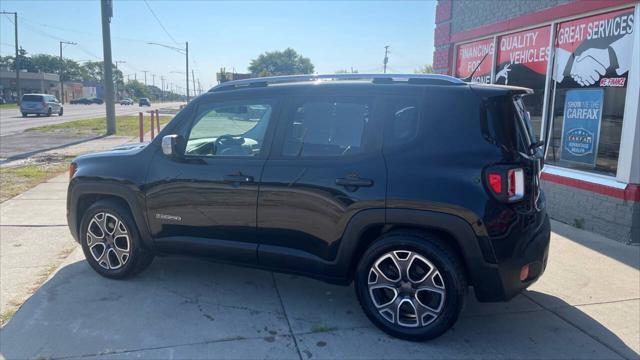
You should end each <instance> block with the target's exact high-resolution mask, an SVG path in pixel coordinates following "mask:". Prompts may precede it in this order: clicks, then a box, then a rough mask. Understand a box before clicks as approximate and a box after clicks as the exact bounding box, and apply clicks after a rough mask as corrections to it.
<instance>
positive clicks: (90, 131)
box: [27, 114, 172, 136]
mask: <svg viewBox="0 0 640 360" xmlns="http://www.w3.org/2000/svg"><path fill="white" fill-rule="evenodd" d="M171 119H172V117H170V116H160V126H162V125H164V124H166V123H168V122H169V120H171ZM106 123H107V121H106V118H96V119H86V120H75V121H69V122H65V123H62V124H54V125H44V126H38V127H35V128H31V129H28V130H27V131H37V132H66V133H70V134H78V135H104V134H106V133H107V125H106ZM150 126H151V120H150V114H145V115H144V131H145V133H146V132H149V131H151V128H150ZM139 131H140V130H139V124H138V116H118V117H116V135H118V136H138V133H139Z"/></svg>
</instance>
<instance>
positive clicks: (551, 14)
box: [451, 0, 637, 42]
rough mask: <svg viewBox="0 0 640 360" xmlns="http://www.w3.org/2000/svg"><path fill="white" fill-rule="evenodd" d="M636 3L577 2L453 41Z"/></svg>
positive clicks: (469, 32) (455, 39)
mask: <svg viewBox="0 0 640 360" xmlns="http://www.w3.org/2000/svg"><path fill="white" fill-rule="evenodd" d="M635 3H637V0H582V1H580V0H576V1H574V2H570V3H567V4H563V5H559V6H555V7H552V8H548V9H544V10H540V11H536V12H532V13H529V14H526V15H521V16H518V17H515V18H513V19H509V20H506V21H501V22H498V23H493V24H489V25H485V26H481V27H477V28H475V29H471V30H467V31H462V32H459V33H454V34H451V41H452V42H460V41H465V40H470V39H474V38H478V37H481V36H485V35H489V34H495V33H499V32H503V31H509V30H514V29H518V28H523V27H526V26H532V25H537V24H541V23H544V22H548V21H552V20H556V19H560V18H563V17H568V16H574V15H580V14H584V13H587V12H589V11H595V10H600V9H606V8H610V7H612V6H620V5H625V4H635Z"/></svg>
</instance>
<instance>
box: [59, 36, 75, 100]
mask: <svg viewBox="0 0 640 360" xmlns="http://www.w3.org/2000/svg"><path fill="white" fill-rule="evenodd" d="M62 44H68V45H77V43H74V42H72V41H60V102H62V103H63V104H64V80H63V79H62V76H63V75H64V74H63V73H62V72H63V69H64V62H63V61H62Z"/></svg>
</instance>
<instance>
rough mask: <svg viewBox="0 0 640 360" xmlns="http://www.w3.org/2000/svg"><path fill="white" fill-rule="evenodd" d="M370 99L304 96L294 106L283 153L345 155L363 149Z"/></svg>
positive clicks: (368, 119) (368, 121)
mask: <svg viewBox="0 0 640 360" xmlns="http://www.w3.org/2000/svg"><path fill="white" fill-rule="evenodd" d="M370 112H371V103H370V101H368V100H365V99H340V98H336V99H305V100H302V101H299V102H297V103H296V105H295V106H294V111H293V114H291V115H290V121H289V122H288V124H287V129H286V134H285V142H284V148H283V155H285V156H293V157H298V156H320V157H322V156H345V155H353V154H358V153H361V152H363V150H364V142H365V133H366V131H367V128H368V126H369V124H370Z"/></svg>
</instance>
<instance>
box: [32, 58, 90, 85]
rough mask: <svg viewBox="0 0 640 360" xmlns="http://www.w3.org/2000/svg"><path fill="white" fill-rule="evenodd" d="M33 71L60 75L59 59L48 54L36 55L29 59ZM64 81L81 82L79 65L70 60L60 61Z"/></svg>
mask: <svg viewBox="0 0 640 360" xmlns="http://www.w3.org/2000/svg"><path fill="white" fill-rule="evenodd" d="M31 62H32V63H33V65H34V67H35V69H36V70H37V71H40V72H46V73H53V74H58V73H60V58H59V57H57V56H53V55H48V54H36V55H33V56H32V57H31ZM62 66H63V69H64V70H63V75H62V80H64V81H82V80H83V77H82V68H81V67H80V64H78V63H77V62H75V61H73V60H71V59H64V58H63V59H62Z"/></svg>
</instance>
